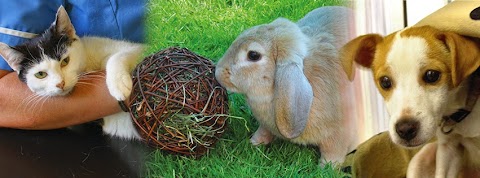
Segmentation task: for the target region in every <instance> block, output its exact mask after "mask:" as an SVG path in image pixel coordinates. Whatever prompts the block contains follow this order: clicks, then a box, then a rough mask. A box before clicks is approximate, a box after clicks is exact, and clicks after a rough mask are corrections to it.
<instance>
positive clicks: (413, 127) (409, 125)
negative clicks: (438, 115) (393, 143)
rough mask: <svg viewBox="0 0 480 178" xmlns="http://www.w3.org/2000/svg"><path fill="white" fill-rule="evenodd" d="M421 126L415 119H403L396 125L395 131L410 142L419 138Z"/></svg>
mask: <svg viewBox="0 0 480 178" xmlns="http://www.w3.org/2000/svg"><path fill="white" fill-rule="evenodd" d="M419 125H420V123H419V122H418V121H416V120H414V119H401V120H400V121H399V122H397V123H396V124H395V131H396V132H397V134H398V136H400V138H402V139H404V140H406V141H410V140H412V139H413V138H415V136H417V133H418V129H419Z"/></svg>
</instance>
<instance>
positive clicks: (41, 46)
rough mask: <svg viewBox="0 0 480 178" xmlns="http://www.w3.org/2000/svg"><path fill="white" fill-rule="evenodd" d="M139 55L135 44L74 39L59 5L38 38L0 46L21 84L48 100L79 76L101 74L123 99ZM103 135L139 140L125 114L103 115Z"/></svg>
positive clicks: (69, 87) (67, 88)
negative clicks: (100, 72) (52, 18)
mask: <svg viewBox="0 0 480 178" xmlns="http://www.w3.org/2000/svg"><path fill="white" fill-rule="evenodd" d="M142 52H143V46H142V45H141V44H137V43H131V42H127V41H121V40H113V39H109V38H100V37H82V38H80V37H78V36H77V35H76V34H75V28H74V27H73V25H72V23H71V21H70V18H69V17H68V14H67V12H66V11H65V9H64V8H63V6H62V7H60V8H59V9H58V11H57V15H56V19H55V21H54V22H53V23H52V25H51V26H50V28H49V29H47V30H46V31H45V32H44V33H43V34H42V35H41V36H38V37H36V38H33V39H32V40H29V41H28V42H26V43H25V44H22V45H18V46H15V47H10V46H8V45H7V44H4V43H1V42H0V55H1V56H2V57H3V58H5V60H6V61H7V63H8V64H9V65H10V67H11V68H12V69H13V70H15V71H16V72H17V73H18V77H19V78H20V80H21V81H23V82H25V83H26V84H27V85H28V87H29V88H30V90H32V91H33V92H34V93H36V94H37V95H40V96H47V97H49V96H64V95H67V94H69V93H70V92H71V91H72V90H73V88H74V86H75V85H76V84H77V82H78V78H79V76H81V75H82V74H84V73H88V72H92V71H100V70H105V71H106V83H107V87H108V90H109V92H110V94H111V95H112V96H113V97H114V98H115V99H116V100H118V101H123V100H125V99H126V98H128V97H129V96H130V93H131V90H132V78H131V71H132V70H133V68H134V67H135V65H136V64H137V63H138V62H139V59H140V58H141V56H142ZM103 131H104V132H105V133H107V134H109V135H112V136H116V137H121V138H126V139H137V138H140V137H139V134H138V133H137V131H136V130H135V127H134V125H133V123H132V119H131V118H130V115H129V113H126V112H120V113H117V114H114V115H111V116H108V117H105V118H104V125H103Z"/></svg>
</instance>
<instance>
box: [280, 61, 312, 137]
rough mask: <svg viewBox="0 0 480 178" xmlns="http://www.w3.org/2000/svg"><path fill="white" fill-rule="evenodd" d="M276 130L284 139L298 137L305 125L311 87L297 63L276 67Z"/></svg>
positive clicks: (308, 111) (310, 97)
mask: <svg viewBox="0 0 480 178" xmlns="http://www.w3.org/2000/svg"><path fill="white" fill-rule="evenodd" d="M274 92H275V93H274V104H275V117H276V121H275V122H276V124H277V128H278V130H279V132H280V134H282V135H283V136H284V137H286V138H289V139H292V138H296V137H298V136H300V134H301V133H302V132H303V130H304V129H305V126H306V125H307V120H308V116H309V115H310V107H311V105H312V101H313V91H312V86H311V85H310V83H309V82H308V80H307V77H306V76H305V75H304V74H303V69H302V66H301V65H299V64H297V63H294V62H293V63H287V64H283V65H278V66H277V69H276V72H275V91H274Z"/></svg>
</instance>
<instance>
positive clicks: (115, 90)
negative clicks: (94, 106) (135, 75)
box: [107, 72, 133, 101]
mask: <svg viewBox="0 0 480 178" xmlns="http://www.w3.org/2000/svg"><path fill="white" fill-rule="evenodd" d="M109 74H110V73H108V72H107V87H108V91H109V92H110V94H111V95H112V96H113V97H114V98H115V99H116V100H118V101H125V100H126V99H127V98H128V97H129V96H130V93H131V92H132V85H133V82H132V77H131V76H130V74H128V73H112V74H110V75H109Z"/></svg>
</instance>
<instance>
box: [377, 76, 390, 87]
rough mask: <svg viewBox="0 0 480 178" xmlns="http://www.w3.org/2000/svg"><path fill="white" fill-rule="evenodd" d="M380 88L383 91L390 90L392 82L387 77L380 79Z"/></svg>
mask: <svg viewBox="0 0 480 178" xmlns="http://www.w3.org/2000/svg"><path fill="white" fill-rule="evenodd" d="M380 86H381V87H382V88H383V89H384V90H388V89H390V88H392V81H391V80H390V78H389V77H387V76H383V77H380Z"/></svg>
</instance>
